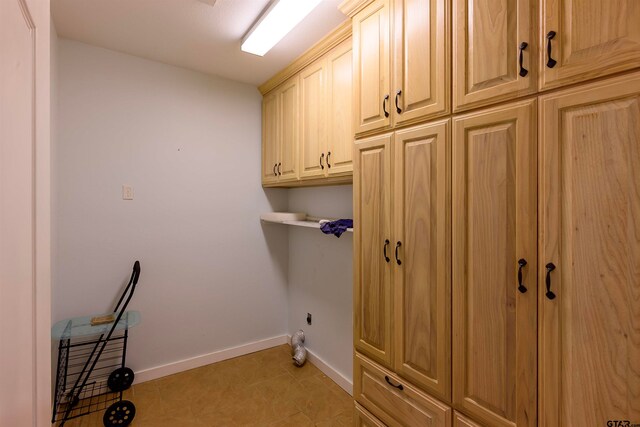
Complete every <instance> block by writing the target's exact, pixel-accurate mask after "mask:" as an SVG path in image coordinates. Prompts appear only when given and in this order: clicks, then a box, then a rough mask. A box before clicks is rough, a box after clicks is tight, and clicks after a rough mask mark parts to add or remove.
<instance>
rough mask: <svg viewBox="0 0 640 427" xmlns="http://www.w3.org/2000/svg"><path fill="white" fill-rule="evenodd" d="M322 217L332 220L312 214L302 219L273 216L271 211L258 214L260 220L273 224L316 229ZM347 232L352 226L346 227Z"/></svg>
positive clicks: (350, 230) (351, 230)
mask: <svg viewBox="0 0 640 427" xmlns="http://www.w3.org/2000/svg"><path fill="white" fill-rule="evenodd" d="M322 219H328V220H329V221H333V219H329V218H317V217H312V216H306V217H305V218H304V219H280V218H278V217H277V216H274V215H273V213H270V214H268V215H261V216H260V221H262V222H270V223H273V224H284V225H294V226H297V227H307V228H317V229H320V220H322ZM347 232H349V233H353V228H347Z"/></svg>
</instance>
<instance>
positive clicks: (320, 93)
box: [300, 58, 328, 178]
mask: <svg viewBox="0 0 640 427" xmlns="http://www.w3.org/2000/svg"><path fill="white" fill-rule="evenodd" d="M326 65H327V62H326V60H325V59H324V58H321V59H320V60H318V61H316V62H315V63H313V64H311V65H309V66H308V67H307V68H305V69H304V70H302V72H301V73H300V93H301V101H300V103H301V109H300V127H301V138H300V140H301V141H300V177H301V178H317V177H322V176H324V175H325V168H326V158H325V155H326V145H327V138H326V132H327V130H328V128H327V123H326V119H325V112H326V110H327V102H326V79H327V76H326V74H327V69H326V68H327V67H326Z"/></svg>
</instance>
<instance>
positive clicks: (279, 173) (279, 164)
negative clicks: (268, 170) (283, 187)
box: [278, 163, 282, 175]
mask: <svg viewBox="0 0 640 427" xmlns="http://www.w3.org/2000/svg"><path fill="white" fill-rule="evenodd" d="M281 166H282V163H278V175H282V170H281V169H280V167H281Z"/></svg>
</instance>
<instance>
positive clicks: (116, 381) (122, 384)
mask: <svg viewBox="0 0 640 427" xmlns="http://www.w3.org/2000/svg"><path fill="white" fill-rule="evenodd" d="M134 376H135V375H134V374H133V371H132V370H131V369H129V368H118V369H116V370H115V371H113V372H111V374H110V375H109V379H108V380H107V385H108V386H109V389H110V390H111V391H113V392H116V391H122V390H126V389H128V388H129V387H131V384H133V378H134Z"/></svg>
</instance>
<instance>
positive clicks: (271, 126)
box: [262, 91, 280, 183]
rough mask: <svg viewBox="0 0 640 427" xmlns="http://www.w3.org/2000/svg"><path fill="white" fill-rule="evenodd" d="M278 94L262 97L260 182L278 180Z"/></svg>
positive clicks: (272, 93) (273, 93)
mask: <svg viewBox="0 0 640 427" xmlns="http://www.w3.org/2000/svg"><path fill="white" fill-rule="evenodd" d="M279 132H280V96H279V93H278V92H275V91H274V92H271V93H270V94H268V95H267V96H265V97H264V98H263V99H262V182H263V183H274V182H277V181H278V161H279V160H278V159H279V156H280V153H279V151H280V137H279Z"/></svg>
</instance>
